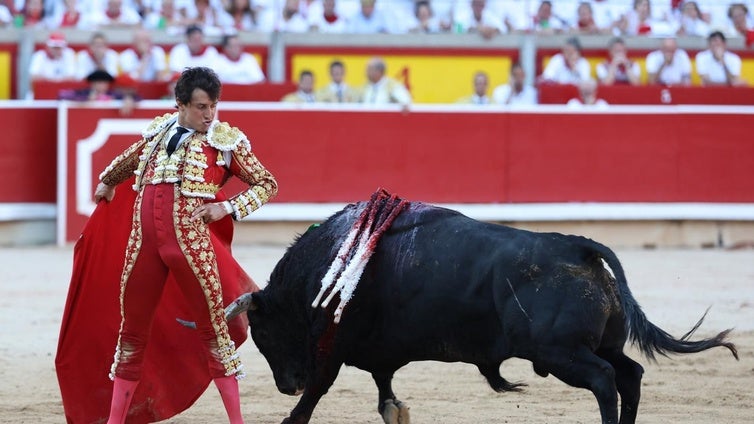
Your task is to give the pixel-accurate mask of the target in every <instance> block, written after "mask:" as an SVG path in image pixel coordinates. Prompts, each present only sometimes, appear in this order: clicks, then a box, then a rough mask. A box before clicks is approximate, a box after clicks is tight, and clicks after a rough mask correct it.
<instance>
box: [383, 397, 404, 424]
mask: <svg viewBox="0 0 754 424" xmlns="http://www.w3.org/2000/svg"><path fill="white" fill-rule="evenodd" d="M382 421H384V422H385V424H410V423H411V417H410V416H409V414H408V406H406V404H405V403H403V402H401V401H399V400H397V399H396V400H393V399H387V400H386V401H385V404H384V409H383V410H382Z"/></svg>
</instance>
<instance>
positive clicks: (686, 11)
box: [676, 1, 710, 37]
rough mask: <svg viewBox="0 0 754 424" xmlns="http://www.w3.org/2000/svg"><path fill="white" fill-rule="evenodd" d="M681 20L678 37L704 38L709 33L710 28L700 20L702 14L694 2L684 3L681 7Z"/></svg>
mask: <svg viewBox="0 0 754 424" xmlns="http://www.w3.org/2000/svg"><path fill="white" fill-rule="evenodd" d="M681 7H682V9H681V18H680V22H679V27H678V32H677V33H676V34H677V35H679V36H684V35H685V36H690V37H706V36H708V35H709V33H710V26H709V24H708V23H707V22H705V21H704V20H703V19H702V12H701V10H699V5H698V4H696V2H695V1H684V2H683V6H681Z"/></svg>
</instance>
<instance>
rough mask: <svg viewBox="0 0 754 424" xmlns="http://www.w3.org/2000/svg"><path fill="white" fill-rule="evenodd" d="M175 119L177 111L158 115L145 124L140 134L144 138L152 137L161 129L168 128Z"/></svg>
mask: <svg viewBox="0 0 754 424" xmlns="http://www.w3.org/2000/svg"><path fill="white" fill-rule="evenodd" d="M176 119H178V112H173V113H166V114H164V115H162V116H158V117H157V118H154V119H153V120H152V122H150V123H149V125H147V127H146V128H145V129H144V131H142V132H141V135H142V137H144V138H151V137H154V136H156V135H157V134H159V133H160V132H161V131H162V130H164V129H166V128H169V127H170V125H171V124H172V123H173V122H174V121H175V120H176Z"/></svg>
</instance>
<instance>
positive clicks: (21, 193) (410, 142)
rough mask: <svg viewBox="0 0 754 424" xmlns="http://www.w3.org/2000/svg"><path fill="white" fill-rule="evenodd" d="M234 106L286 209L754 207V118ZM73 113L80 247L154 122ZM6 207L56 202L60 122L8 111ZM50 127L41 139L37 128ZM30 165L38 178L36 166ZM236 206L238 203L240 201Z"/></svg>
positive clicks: (73, 204) (746, 112) (679, 112)
mask: <svg viewBox="0 0 754 424" xmlns="http://www.w3.org/2000/svg"><path fill="white" fill-rule="evenodd" d="M270 107H271V106H267V107H265V106H263V105H259V104H237V103H231V104H227V103H226V104H223V105H222V107H221V110H220V118H221V119H222V120H225V121H229V122H231V123H233V124H234V125H237V126H239V127H240V128H241V129H242V130H244V131H245V132H246V134H247V135H248V136H249V138H250V139H251V142H252V146H253V149H254V150H255V152H257V153H258V155H259V157H260V158H261V160H262V161H263V163H264V164H265V165H266V166H267V167H268V168H269V169H270V170H271V171H272V172H273V173H274V174H275V176H276V177H277V179H278V182H279V184H280V192H279V195H278V197H277V198H276V199H275V200H274V201H275V202H278V203H299V202H315V203H318V202H325V203H327V202H351V201H354V200H358V199H363V198H365V197H366V196H368V195H369V194H370V193H372V192H373V191H374V190H375V189H376V188H377V187H385V188H387V189H388V190H391V191H394V192H396V193H398V194H399V195H401V196H403V197H405V198H408V199H415V200H423V201H428V202H433V203H538V202H543V203H551V202H663V203H664V202H722V203H739V202H741V203H754V178H753V177H754V171H752V170H754V143H751V142H750V141H751V134H752V133H754V108H739V109H733V108H723V109H721V108H712V107H705V108H691V107H685V108H683V107H682V108H654V109H649V110H648V109H644V108H641V109H640V108H635V109H634V108H631V109H628V110H627V109H621V110H608V111H597V112H594V113H589V112H571V111H568V110H567V109H565V108H550V109H542V110H534V111H532V112H529V113H526V112H505V111H502V110H501V111H497V112H490V111H488V112H485V113H472V112H469V111H467V112H458V111H450V110H447V111H444V110H442V109H438V108H420V107H416V108H415V109H414V110H413V111H411V112H408V113H401V112H398V111H394V112H393V111H371V112H370V111H366V110H356V109H333V110H324V109H312V110H302V109H300V108H298V107H290V108H289V107H287V106H282V105H276V106H275V109H274V110H271V109H270ZM169 111H170V108H162V109H154V108H152V109H144V108H141V109H139V110H137V111H136V113H135V115H134V116H133V117H130V118H129V119H124V118H122V117H121V116H119V115H118V112H117V110H115V109H102V108H80V107H71V108H69V109H68V110H67V113H66V114H65V115H63V116H67V120H66V127H64V129H65V137H64V138H63V139H61V141H60V142H61V144H60V146H61V150H60V151H59V154H60V155H63V156H61V158H64V159H66V162H65V163H66V165H65V169H62V170H61V171H62V172H61V173H60V175H64V176H65V178H66V180H65V181H59V183H61V184H63V186H61V189H62V191H61V192H62V193H65V197H64V198H61V199H57V201H58V204H59V205H60V207H61V208H62V209H63V210H64V215H66V216H67V218H66V219H67V225H66V229H67V230H66V235H65V237H66V239H67V240H71V239H73V238H75V237H76V236H77V234H78V231H79V229H80V228H81V225H82V224H83V222H84V220H85V218H86V216H87V215H88V211H89V210H90V208H91V207H93V205H92V203H91V202H92V199H91V194H92V191H93V189H94V186H95V184H96V178H97V175H98V174H99V172H100V171H101V170H102V169H103V168H104V167H105V166H106V165H107V164H108V163H109V161H110V160H111V158H112V157H114V156H115V155H116V154H117V153H119V152H120V151H122V150H123V149H124V148H125V147H126V146H128V145H129V144H130V143H132V142H134V141H135V140H137V139H138V138H139V134H140V132H141V130H142V128H143V127H144V125H146V123H147V122H148V121H149V119H151V118H152V117H153V116H155V115H157V114H160V113H165V112H169ZM1 115H2V116H3V119H4V120H5V121H3V123H5V124H6V125H5V126H4V128H6V129H7V134H6V137H5V138H4V139H3V141H2V142H1V143H0V146H2V147H0V178H2V181H5V182H6V184H5V185H4V186H3V188H2V189H0V202H54V201H55V200H56V199H55V192H54V183H55V181H56V178H55V173H54V169H55V159H56V157H57V156H56V152H55V149H54V148H53V147H52V144H53V142H52V141H51V140H52V139H51V137H54V135H55V131H56V130H55V111H54V110H50V109H33V108H32V109H26V110H19V111H17V110H14V109H10V108H9V109H5V110H4V113H3V114H1ZM40 123H44V125H40ZM32 165H33V166H32ZM228 191H229V192H233V188H232V187H231V188H230V189H229V190H228Z"/></svg>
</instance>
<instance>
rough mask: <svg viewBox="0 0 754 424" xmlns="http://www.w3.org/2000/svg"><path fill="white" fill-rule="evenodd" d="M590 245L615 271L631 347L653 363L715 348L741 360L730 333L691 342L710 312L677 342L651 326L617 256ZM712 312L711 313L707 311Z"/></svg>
mask: <svg viewBox="0 0 754 424" xmlns="http://www.w3.org/2000/svg"><path fill="white" fill-rule="evenodd" d="M582 240H585V241H587V242H588V245H587V247H588V249H590V250H592V251H595V252H596V253H597V254H598V255H599V257H600V258H602V259H603V260H604V261H605V262H606V263H607V265H608V266H609V267H610V268H611V270H612V271H613V275H614V276H615V280H616V282H617V286H618V290H619V297H620V302H621V305H622V306H623V310H624V313H625V314H626V326H627V330H628V336H629V339H630V340H631V343H632V344H634V345H635V346H637V347H638V348H639V350H641V352H642V353H643V354H644V355H645V356H646V357H647V358H648V359H650V360H655V353H659V354H661V355H663V356H667V355H668V354H669V353H695V352H701V351H704V350H707V349H711V348H713V347H718V346H722V347H726V348H728V350H730V351H731V353H733V356H734V357H735V358H736V359H738V350H737V349H736V346H735V345H734V344H733V343H731V342H729V341H727V337H728V334H729V333H730V332H731V329H728V330H725V331H722V332H720V333H718V334H717V335H716V336H714V337H710V338H706V339H701V340H689V338H690V337H691V335H692V334H694V331H696V329H697V328H699V326H700V325H701V324H702V321H704V317H705V316H706V315H707V312H705V313H704V315H702V317H701V318H700V319H699V321H697V322H696V324H694V326H693V327H692V328H691V330H689V331H688V332H687V333H686V334H684V335H683V336H682V337H681V338H680V339H676V338H675V337H673V336H672V335H670V334H668V333H667V332H666V331H665V330H663V329H661V328H659V327H657V326H656V325H654V324H652V323H651V322H650V321H649V319H647V317H646V315H644V311H642V310H641V306H639V304H638V302H636V299H634V297H633V295H632V294H631V290H630V289H629V288H628V281H627V280H626V274H625V273H624V272H623V267H622V266H621V264H620V261H619V260H618V257H617V256H615V253H614V252H613V251H612V250H611V249H610V248H608V247H607V246H605V245H602V244H600V243H597V242H595V241H593V240H589V239H585V238H582ZM708 310H709V309H708Z"/></svg>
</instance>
